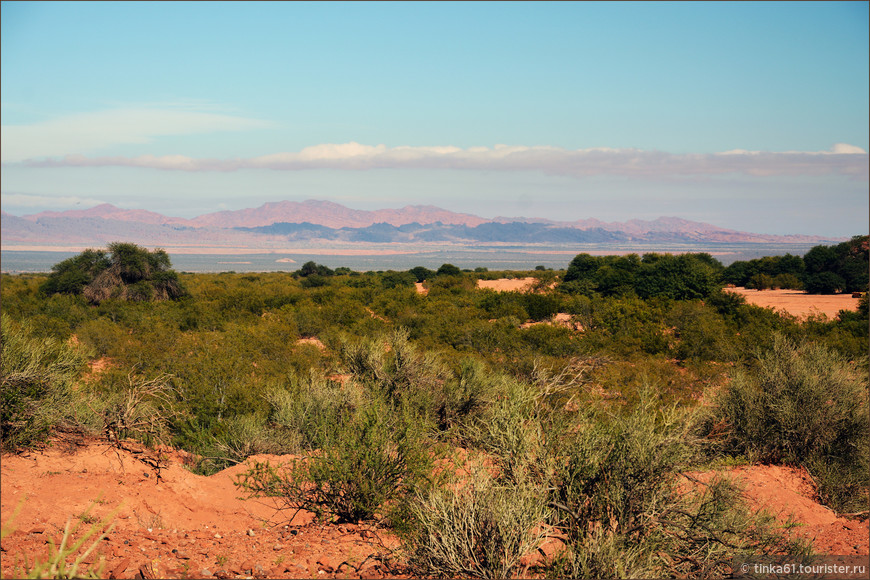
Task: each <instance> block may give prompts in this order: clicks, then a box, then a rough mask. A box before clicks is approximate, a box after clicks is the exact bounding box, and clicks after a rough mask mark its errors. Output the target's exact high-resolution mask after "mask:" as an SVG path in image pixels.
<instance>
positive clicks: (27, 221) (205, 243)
mask: <svg viewBox="0 0 870 580" xmlns="http://www.w3.org/2000/svg"><path fill="white" fill-rule="evenodd" d="M117 240H123V241H129V242H133V243H137V244H141V245H145V246H160V247H164V248H167V249H170V248H173V247H186V248H196V247H202V248H205V247H209V248H226V247H241V248H249V249H252V250H255V249H260V250H270V249H275V248H278V247H282V246H283V245H286V243H288V242H294V243H297V242H313V241H323V242H342V243H360V244H383V243H408V244H413V243H436V242H437V243H442V244H456V245H464V246H469V245H475V244H482V243H498V244H506V243H516V244H525V245H528V244H577V243H596V244H618V243H644V242H648V243H679V244H685V243H705V244H717V243H732V244H734V243H738V244H742V243H747V244H753V243H755V244H759V243H777V244H789V243H795V244H808V243H824V242H830V241H841V240H839V239H837V240H831V239H828V238H823V237H820V236H811V235H792V236H777V235H767V234H755V233H749V232H740V231H735V230H729V229H725V228H720V227H717V226H714V225H710V224H707V223H702V222H694V221H689V220H684V219H680V218H677V217H661V218H658V219H656V220H651V221H645V220H631V221H627V222H603V221H600V220H597V219H586V220H579V221H573V222H557V221H553V220H546V219H542V218H524V217H518V218H508V217H496V218H493V219H486V218H482V217H480V216H476V215H472V214H467V213H456V212H452V211H449V210H445V209H442V208H439V207H435V206H431V205H409V206H406V207H403V208H400V209H381V210H376V211H366V210H356V209H351V208H348V207H345V206H343V205H340V204H337V203H333V202H329V201H321V200H308V201H304V202H294V201H280V202H272V203H266V204H263V205H261V206H260V207H257V208H247V209H240V210H235V211H220V212H215V213H208V214H204V215H201V216H198V217H195V218H192V219H185V218H178V217H170V216H165V215H162V214H159V213H156V212H151V211H147V210H140V209H135V210H131V209H122V208H119V207H116V206H113V205H111V204H102V205H98V206H95V207H92V208H89V209H84V210H69V211H61V212H56V211H44V212H41V213H37V214H32V215H25V216H21V217H18V216H13V215H10V214H8V213H6V212H2V229H0V241H2V244H3V246H4V247H5V248H6V249H15V248H16V247H40V248H49V247H62V246H63V247H68V246H88V247H94V246H101V245H105V244H106V243H108V242H112V241H117Z"/></svg>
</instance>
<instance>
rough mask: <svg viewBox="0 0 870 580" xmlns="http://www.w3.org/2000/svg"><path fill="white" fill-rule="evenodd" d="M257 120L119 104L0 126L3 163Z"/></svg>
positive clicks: (256, 124) (240, 126)
mask: <svg viewBox="0 0 870 580" xmlns="http://www.w3.org/2000/svg"><path fill="white" fill-rule="evenodd" d="M268 125H269V124H268V123H266V122H265V121H261V120H258V119H249V118H245V117H238V116H232V115H225V114H219V113H206V112H199V111H194V110H190V109H187V108H175V109H172V108H149V107H136V108H118V109H111V110H108V111H97V112H91V113H79V114H75V115H68V116H65V117H60V118H57V119H52V120H50V121H43V122H41V123H34V124H30V125H3V126H2V128H0V151H2V160H3V162H4V163H10V162H16V161H23V160H25V159H34V158H41V157H55V156H63V155H70V154H81V153H87V152H92V151H98V150H99V149H101V148H103V147H108V146H111V145H120V144H134V143H149V142H151V141H152V140H153V139H154V138H155V137H159V136H166V135H190V134H197V133H211V132H216V131H245V130H249V129H258V128H262V127H267V126H268Z"/></svg>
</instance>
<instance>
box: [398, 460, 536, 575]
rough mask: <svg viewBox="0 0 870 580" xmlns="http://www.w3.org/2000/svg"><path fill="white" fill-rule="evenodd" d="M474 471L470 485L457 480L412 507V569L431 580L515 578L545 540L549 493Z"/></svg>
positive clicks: (409, 539) (481, 470)
mask: <svg viewBox="0 0 870 580" xmlns="http://www.w3.org/2000/svg"><path fill="white" fill-rule="evenodd" d="M470 470H471V473H470V475H469V476H467V477H466V478H465V479H468V480H470V481H465V480H463V479H461V478H454V479H453V480H451V481H450V482H449V483H448V484H447V485H445V486H442V487H437V488H433V489H431V490H430V492H429V493H428V494H426V495H420V496H419V497H418V498H417V500H416V501H415V502H414V503H413V504H412V508H411V512H412V517H413V518H414V520H415V524H414V526H413V528H412V531H411V532H410V533H409V534H408V536H407V538H406V543H407V544H408V546H409V547H410V554H409V556H410V557H409V560H410V564H411V566H412V567H413V568H414V569H415V570H417V571H418V572H419V573H420V574H421V575H425V576H438V577H447V578H456V577H461V578H511V577H515V576H517V575H518V573H520V572H521V571H522V568H521V559H522V558H523V556H525V555H527V554H532V553H534V551H535V550H536V549H537V547H538V546H539V545H540V544H541V542H542V541H543V539H544V538H545V532H546V527H545V526H542V525H541V523H542V522H544V521H546V519H547V516H548V513H549V510H548V508H547V506H546V504H545V498H546V493H545V491H544V490H543V489H541V488H540V487H538V486H536V485H534V484H533V483H531V482H528V481H526V482H523V483H522V484H519V485H518V484H504V483H500V482H498V481H497V480H495V479H494V478H493V477H492V476H490V474H489V473H488V472H487V471H486V470H485V469H484V468H483V467H481V466H480V465H479V464H473V465H472V466H471V467H470Z"/></svg>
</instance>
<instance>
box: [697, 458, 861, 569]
mask: <svg viewBox="0 0 870 580" xmlns="http://www.w3.org/2000/svg"><path fill="white" fill-rule="evenodd" d="M716 474H719V475H722V476H725V477H728V478H731V479H733V480H735V481H736V482H737V483H738V484H739V485H740V486H741V487H742V488H743V490H744V497H745V498H746V500H747V501H748V502H749V505H750V506H751V507H752V508H753V510H757V511H760V510H765V511H767V512H768V513H769V514H771V515H773V516H775V517H776V519H777V521H780V522H782V523H786V522H788V520H789V518H792V519H793V520H794V521H795V522H796V523H797V524H798V525H797V526H796V527H794V528H793V529H792V530H791V533H792V534H793V535H794V536H796V537H799V538H804V539H807V540H809V541H810V542H812V544H813V547H814V549H815V550H816V551H817V552H818V553H820V554H836V555H853V554H855V555H867V554H870V527H868V520H864V521H863V522H859V521H857V520H849V519H846V518H841V517H838V516H837V514H836V513H834V512H833V511H832V510H830V509H828V508H827V507H825V506H823V505H820V504H818V503H817V502H816V501H815V500H814V495H815V494H814V492H813V485H812V480H811V479H810V477H809V475H807V473H806V472H805V471H803V470H800V469H796V468H792V467H782V466H779V465H752V466H744V467H736V468H732V469H728V470H723V471H719V472H704V473H694V474H690V475H692V476H693V477H695V478H697V479H698V480H700V481H703V482H707V481H709V480H710V479H711V478H712V477H713V476H714V475H716Z"/></svg>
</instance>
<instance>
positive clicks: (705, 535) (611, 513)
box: [550, 389, 807, 578]
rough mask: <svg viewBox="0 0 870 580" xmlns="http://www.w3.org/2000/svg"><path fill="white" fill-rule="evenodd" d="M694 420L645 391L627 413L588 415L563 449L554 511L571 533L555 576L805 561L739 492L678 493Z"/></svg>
mask: <svg viewBox="0 0 870 580" xmlns="http://www.w3.org/2000/svg"><path fill="white" fill-rule="evenodd" d="M688 425H689V420H688V417H687V416H686V413H685V412H684V411H680V410H678V408H676V407H673V406H671V407H664V408H663V407H662V406H661V405H660V404H659V403H658V401H656V400H655V397H654V396H653V393H652V392H651V391H650V390H649V389H647V390H645V392H644V393H642V395H641V398H640V401H639V403H638V404H637V406H636V407H635V408H634V409H633V410H631V411H629V412H627V413H624V414H620V415H611V416H609V417H607V416H595V414H593V413H589V414H587V415H586V419H585V421H583V422H582V423H581V424H580V426H579V428H578V430H577V431H576V432H575V433H574V435H573V437H572V438H571V442H570V443H569V444H568V445H567V447H566V452H567V454H568V456H567V458H566V460H565V461H564V462H563V463H562V468H561V470H560V472H559V474H558V477H557V479H556V485H555V489H554V492H553V494H552V503H551V505H552V506H553V507H554V508H556V509H557V510H558V511H559V513H560V520H559V522H558V523H559V524H560V525H561V526H562V527H563V528H564V529H565V530H566V532H567V535H568V542H567V545H568V549H567V550H566V552H565V553H564V555H563V557H562V558H561V559H560V560H559V561H557V562H556V564H555V565H554V566H553V567H552V568H551V570H550V573H552V574H553V575H554V576H555V577H572V578H613V577H616V578H650V577H651V578H658V577H663V576H667V575H671V574H679V575H683V576H687V577H711V576H712V577H719V576H722V575H724V574H726V573H728V572H729V571H730V569H729V565H730V563H731V558H732V557H733V556H734V555H735V554H737V553H741V552H750V553H755V554H765V553H775V554H780V553H789V554H796V555H800V554H805V553H807V547H806V546H805V545H803V544H801V543H798V542H789V541H787V540H785V539H784V537H783V536H782V535H781V533H779V532H778V531H777V529H778V528H777V527H776V526H775V523H774V522H773V519H772V518H769V517H753V516H751V515H749V514H748V512H747V511H746V510H745V508H743V507H742V505H741V503H740V500H739V492H738V491H736V490H735V489H734V488H733V486H730V485H728V484H727V483H724V482H714V483H713V484H711V485H710V486H709V487H706V488H704V489H703V490H702V491H701V492H700V493H699V494H698V493H692V492H691V491H688V490H687V489H686V487H687V486H688V485H689V484H688V482H685V481H683V483H682V488H681V479H680V473H681V471H683V470H684V469H685V468H686V467H687V466H688V465H689V464H690V463H691V461H692V460H693V457H694V454H695V447H694V445H693V444H692V442H691V439H690V437H689V436H688V435H689V434H688V428H689V427H688Z"/></svg>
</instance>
